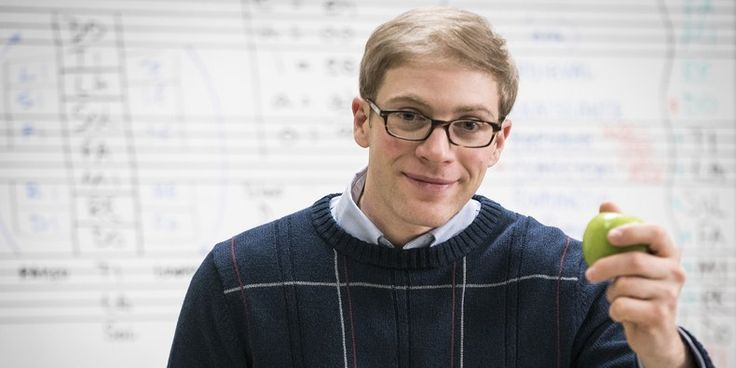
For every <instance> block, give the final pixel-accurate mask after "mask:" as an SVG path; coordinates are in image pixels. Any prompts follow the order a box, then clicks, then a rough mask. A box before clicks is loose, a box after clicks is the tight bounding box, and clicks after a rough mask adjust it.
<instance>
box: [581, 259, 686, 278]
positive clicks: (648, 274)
mask: <svg viewBox="0 0 736 368" xmlns="http://www.w3.org/2000/svg"><path fill="white" fill-rule="evenodd" d="M585 276H586V278H587V279H588V281H590V282H601V281H604V280H611V279H615V278H617V277H622V276H639V277H644V278H648V279H654V280H664V279H672V280H674V281H675V282H683V283H684V280H685V271H684V270H683V269H682V266H681V265H680V264H679V262H678V261H677V260H673V259H671V258H662V257H657V256H655V255H652V254H648V253H644V252H626V253H619V254H614V255H611V256H608V257H603V258H601V259H599V260H597V261H596V262H595V263H594V264H593V265H592V266H590V267H589V268H588V270H587V271H585Z"/></svg>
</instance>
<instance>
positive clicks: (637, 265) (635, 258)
mask: <svg viewBox="0 0 736 368" xmlns="http://www.w3.org/2000/svg"><path fill="white" fill-rule="evenodd" d="M647 256H648V255H647V254H644V253H641V252H631V267H632V268H634V269H635V270H644V269H646V266H647V262H648V259H647V258H648V257H647Z"/></svg>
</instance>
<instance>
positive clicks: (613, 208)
mask: <svg viewBox="0 0 736 368" xmlns="http://www.w3.org/2000/svg"><path fill="white" fill-rule="evenodd" d="M598 212H619V213H620V212H621V208H619V207H618V205H617V204H616V203H614V202H613V201H605V202H603V203H601V205H600V206H599V207H598Z"/></svg>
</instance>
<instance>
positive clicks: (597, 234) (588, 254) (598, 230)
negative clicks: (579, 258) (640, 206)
mask: <svg viewBox="0 0 736 368" xmlns="http://www.w3.org/2000/svg"><path fill="white" fill-rule="evenodd" d="M632 222H642V221H641V220H640V219H638V218H636V217H633V216H626V215H622V214H620V213H615V212H601V213H599V214H598V215H596V216H595V217H593V219H592V220H590V222H589V223H588V226H587V227H586V228H585V233H583V257H585V263H587V264H588V266H590V265H592V264H593V262H595V261H597V260H598V259H599V258H602V257H605V256H610V255H613V254H617V253H622V252H630V251H641V252H646V251H647V249H648V248H647V246H646V245H644V244H636V245H630V246H626V247H617V246H613V245H611V243H609V242H608V232H609V231H610V230H611V229H613V228H615V227H618V226H621V225H624V224H629V223H632Z"/></svg>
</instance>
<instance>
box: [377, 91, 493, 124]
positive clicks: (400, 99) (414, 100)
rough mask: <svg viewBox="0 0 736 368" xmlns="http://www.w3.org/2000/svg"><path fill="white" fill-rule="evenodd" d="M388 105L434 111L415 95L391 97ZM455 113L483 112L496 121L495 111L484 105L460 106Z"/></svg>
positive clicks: (387, 102) (387, 101)
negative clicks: (405, 104)
mask: <svg viewBox="0 0 736 368" xmlns="http://www.w3.org/2000/svg"><path fill="white" fill-rule="evenodd" d="M385 103H386V104H397V103H410V104H413V105H418V106H419V107H420V108H422V109H424V110H426V111H429V110H432V105H430V104H429V103H427V102H425V100H424V99H423V98H422V97H420V96H417V95H415V94H406V95H399V96H395V97H391V98H389V99H388V100H386V102H385ZM453 112H454V113H456V114H457V113H468V112H475V113H477V112H482V113H486V114H488V115H489V116H490V117H491V119H496V114H494V113H493V111H491V110H488V108H486V107H485V106H483V105H462V106H458V107H456V108H455V109H454V111H453Z"/></svg>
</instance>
